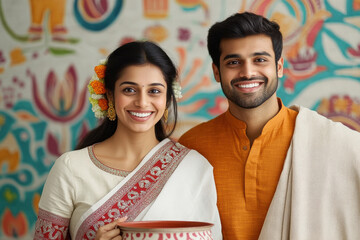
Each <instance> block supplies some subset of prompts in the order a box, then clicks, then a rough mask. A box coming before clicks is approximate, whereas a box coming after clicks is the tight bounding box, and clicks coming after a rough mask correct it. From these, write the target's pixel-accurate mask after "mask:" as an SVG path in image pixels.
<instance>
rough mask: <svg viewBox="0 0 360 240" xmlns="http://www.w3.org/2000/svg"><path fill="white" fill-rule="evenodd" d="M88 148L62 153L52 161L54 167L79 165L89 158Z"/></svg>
mask: <svg viewBox="0 0 360 240" xmlns="http://www.w3.org/2000/svg"><path fill="white" fill-rule="evenodd" d="M89 148H91V147H86V148H82V149H79V150H71V151H68V152H65V153H63V154H62V155H61V156H60V157H59V158H58V159H56V161H55V163H54V167H60V166H67V167H68V168H74V167H81V166H82V164H84V162H87V160H88V159H89Z"/></svg>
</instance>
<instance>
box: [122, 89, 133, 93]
mask: <svg viewBox="0 0 360 240" xmlns="http://www.w3.org/2000/svg"><path fill="white" fill-rule="evenodd" d="M123 92H125V93H134V92H135V89H133V88H124V89H123Z"/></svg>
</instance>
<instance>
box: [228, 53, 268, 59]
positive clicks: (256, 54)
mask: <svg viewBox="0 0 360 240" xmlns="http://www.w3.org/2000/svg"><path fill="white" fill-rule="evenodd" d="M250 56H251V57H255V56H269V57H271V54H270V53H268V52H266V51H262V52H254V53H252V54H251V55H250ZM230 58H243V57H242V55H240V54H229V55H226V56H225V57H224V59H223V60H226V59H230Z"/></svg>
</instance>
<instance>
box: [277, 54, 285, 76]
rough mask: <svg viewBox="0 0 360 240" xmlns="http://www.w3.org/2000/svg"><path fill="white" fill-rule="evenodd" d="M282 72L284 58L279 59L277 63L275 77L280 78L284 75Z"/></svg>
mask: <svg viewBox="0 0 360 240" xmlns="http://www.w3.org/2000/svg"><path fill="white" fill-rule="evenodd" d="M283 72H284V58H283V57H281V58H280V59H279V61H278V62H277V75H278V77H279V78H281V77H282V76H283V75H284V74H283Z"/></svg>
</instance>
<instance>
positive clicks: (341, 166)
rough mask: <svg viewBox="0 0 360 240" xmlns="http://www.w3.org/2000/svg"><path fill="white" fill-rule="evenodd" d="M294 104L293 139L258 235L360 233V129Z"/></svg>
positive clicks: (357, 235) (324, 236)
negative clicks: (296, 112) (346, 125)
mask: <svg viewBox="0 0 360 240" xmlns="http://www.w3.org/2000/svg"><path fill="white" fill-rule="evenodd" d="M292 108H293V109H294V110H297V111H299V114H298V116H297V120H296V125H295V131H294V135H293V139H292V142H291V145H290V147H289V150H288V153H287V157H286V159H285V163H284V168H283V171H282V173H281V176H280V180H279V183H278V186H277V189H276V192H275V195H274V198H273V200H272V202H271V205H270V208H269V210H268V213H267V216H266V219H265V222H264V225H263V228H262V231H261V234H260V237H259V239H266V240H267V239H296V240H297V239H304V240H305V239H306V240H307V239H317V240H321V239H324V240H325V239H326V240H329V239H360V134H359V133H358V132H356V131H353V130H350V129H349V128H347V127H345V126H344V125H343V124H341V123H336V122H333V121H331V120H328V119H326V118H325V117H323V116H321V115H319V114H317V113H316V112H314V111H311V110H309V109H306V108H303V107H300V108H299V107H292ZM279 141H281V140H279Z"/></svg>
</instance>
